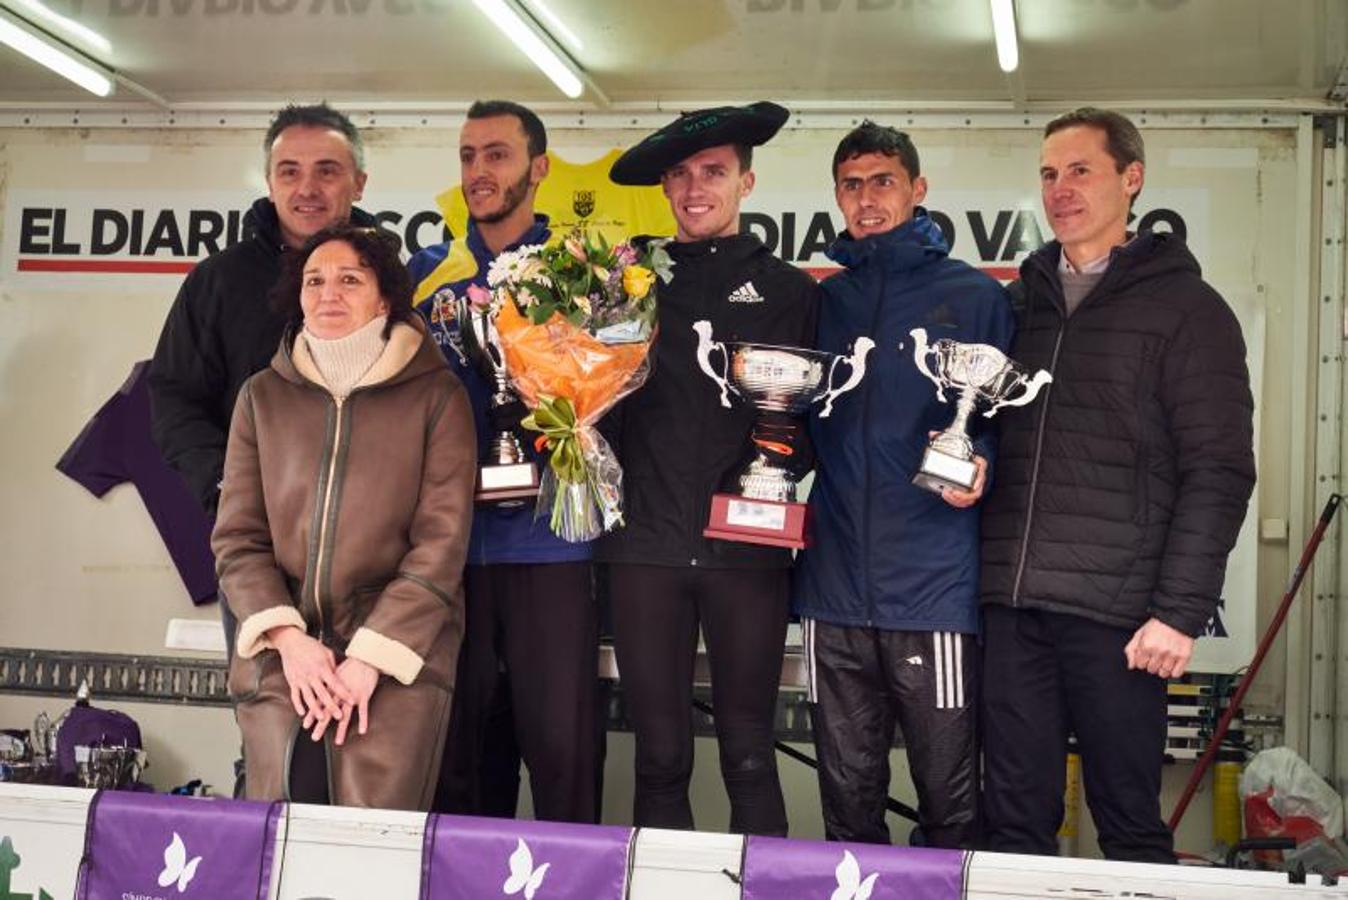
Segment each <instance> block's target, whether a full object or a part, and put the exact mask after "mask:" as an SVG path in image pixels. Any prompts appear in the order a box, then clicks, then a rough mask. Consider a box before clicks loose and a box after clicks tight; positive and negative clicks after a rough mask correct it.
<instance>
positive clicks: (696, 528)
mask: <svg viewBox="0 0 1348 900" xmlns="http://www.w3.org/2000/svg"><path fill="white" fill-rule="evenodd" d="M715 252H716V244H715V239H713V243H712V245H711V247H710V248H709V250H708V253H715ZM697 269H698V285H697V287H698V290H697V292H696V293H695V294H694V296H695V297H697V298H698V299H699V300H701V302H702V305H701V307H700V308H699V309H698V310H697V312H696V313H694V315H693V321H694V322H696V321H697V320H698V319H706V320H707V321H709V322H714V321H717V320H718V319H719V317H717V316H713V315H712V313H713V312H715V307H714V304H712V305H710V306H711V308H710V309H709V308H708V307H709V304H708V303H707V297H708V296H709V294H708V291H707V289H706V288H707V282H708V277H707V265H706V263H705V262H704V263H702V264H701V265H699V266H698V267H697ZM699 313H700V315H699ZM729 340H738V338H737V337H736V336H735V335H722V336H721V341H722V342H723V343H724V342H725V341H729ZM726 352H727V353H728V352H729V351H726ZM726 367H727V370H728V369H729V359H727V360H726ZM726 374H727V375H729V371H727V373H726ZM732 402H734V401H732ZM699 406H700V407H701V412H700V414H699V416H698V421H697V426H698V427H697V431H696V432H695V433H696V434H706V433H707V420H708V419H709V418H710V417H711V414H712V405H711V404H710V403H702V404H699ZM719 408H720V406H719V404H718V405H717V409H719ZM734 411H735V410H734V408H733V407H732V408H731V413H732V414H733V413H734ZM704 446H706V445H705V444H704ZM718 486H719V485H717V484H715V483H713V484H712V486H711V489H712V492H713V493H715V491H716V488H717V487H718ZM700 496H701V491H699V492H697V493H696V494H694V496H693V502H692V503H690V504H688V507H689V510H690V512H691V514H692V518H693V521H692V523H691V525H690V526H688V527H689V530H688V531H686V532H685V534H689V536H690V537H691V538H692V541H691V542H690V543H689V545H688V547H689V549H690V550H691V551H692V552H691V553H689V554H688V565H690V566H696V565H698V559H697V548H698V547H699V546H701V544H702V543H703V542H704V541H705V540H706V539H705V538H703V536H702V529H703V527H704V526H705V524H706V523H705V522H703V523H699V522H698V516H697V514H698V511H699V504H698V502H697V498H698V497H700ZM709 553H710V548H709Z"/></svg>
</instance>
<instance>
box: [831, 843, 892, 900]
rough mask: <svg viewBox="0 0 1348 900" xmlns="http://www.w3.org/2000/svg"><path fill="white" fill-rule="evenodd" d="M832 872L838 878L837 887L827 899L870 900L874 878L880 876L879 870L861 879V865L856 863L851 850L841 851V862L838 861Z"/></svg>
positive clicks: (873, 887)
mask: <svg viewBox="0 0 1348 900" xmlns="http://www.w3.org/2000/svg"><path fill="white" fill-rule="evenodd" d="M833 874H834V875H836V876H837V878H838V888H837V890H835V891H834V892H833V894H832V896H830V897H829V900H870V897H871V891H873V890H874V889H875V879H877V878H879V877H880V873H879V872H872V873H871V874H869V875H867V876H866V880H865V881H862V880H861V866H859V865H857V858H856V857H855V856H853V855H852V851H851V850H844V851H843V858H842V862H840V863H838V868H836V869H834V870H833Z"/></svg>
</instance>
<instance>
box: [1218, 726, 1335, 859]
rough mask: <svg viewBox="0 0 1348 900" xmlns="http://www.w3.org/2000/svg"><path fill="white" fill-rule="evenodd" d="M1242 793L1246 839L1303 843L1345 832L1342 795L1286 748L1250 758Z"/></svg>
mask: <svg viewBox="0 0 1348 900" xmlns="http://www.w3.org/2000/svg"><path fill="white" fill-rule="evenodd" d="M1240 796H1241V799H1242V800H1243V802H1244V807H1245V836H1246V837H1252V838H1253V837H1290V838H1294V839H1295V840H1296V842H1297V844H1298V845H1300V844H1304V843H1306V842H1307V841H1311V840H1314V839H1316V838H1331V839H1332V838H1337V837H1339V836H1341V835H1342V834H1343V798H1342V797H1340V796H1339V794H1338V792H1337V791H1335V790H1334V789H1333V788H1332V787H1330V786H1329V784H1328V783H1326V782H1325V780H1324V779H1323V778H1321V777H1320V776H1319V775H1318V774H1316V772H1315V770H1314V769H1312V768H1311V766H1310V764H1309V763H1307V762H1306V761H1305V760H1304V759H1302V758H1301V757H1300V756H1297V754H1296V753H1295V752H1293V751H1292V750H1291V749H1289V748H1287V747H1275V748H1274V749H1272V750H1265V751H1263V752H1261V753H1259V754H1257V755H1256V756H1255V757H1254V759H1252V760H1250V763H1249V765H1247V766H1246V767H1245V773H1244V774H1243V775H1242V776H1241V778H1240Z"/></svg>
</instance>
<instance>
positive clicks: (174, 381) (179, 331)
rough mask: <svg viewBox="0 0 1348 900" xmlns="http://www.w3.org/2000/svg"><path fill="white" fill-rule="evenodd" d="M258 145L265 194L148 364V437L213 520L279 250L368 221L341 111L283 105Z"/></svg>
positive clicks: (271, 343) (279, 323)
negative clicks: (358, 205) (338, 226)
mask: <svg viewBox="0 0 1348 900" xmlns="http://www.w3.org/2000/svg"><path fill="white" fill-rule="evenodd" d="M263 147H264V149H265V151H266V166H267V187H268V196H266V197H262V198H259V199H258V200H257V201H256V202H254V203H253V207H252V209H251V210H250V211H249V213H248V216H247V217H246V218H245V219H244V222H245V226H247V225H251V226H252V234H251V235H250V236H249V237H246V238H245V239H244V240H242V241H240V242H239V243H237V244H234V245H233V246H231V247H228V248H226V249H225V250H223V251H221V252H220V253H218V254H216V255H215V256H212V257H209V258H208V259H204V260H202V261H201V262H200V263H199V264H198V265H197V266H196V268H194V269H193V270H192V272H191V274H189V275H188V276H187V278H186V280H184V281H183V284H182V287H181V288H179V290H178V296H177V298H176V299H175V300H174V301H173V306H172V308H170V309H169V314H168V318H167V319H166V320H165V322H164V330H163V332H162V333H161V334H160V336H159V346H158V347H157V348H156V349H155V353H154V360H153V362H151V364H150V376H149V379H150V405H151V427H152V429H153V432H154V440H155V443H156V444H157V445H158V446H159V449H160V451H161V452H162V453H163V454H164V459H165V461H167V462H168V464H169V465H170V466H172V467H173V468H174V469H175V470H177V471H178V473H179V474H181V475H182V476H183V479H184V480H185V481H186V482H187V485H188V487H189V488H191V490H192V493H193V495H195V496H196V498H197V500H198V501H199V502H200V503H201V506H202V508H203V509H205V510H206V512H207V514H209V515H211V516H212V517H213V516H214V515H215V505H216V502H217V500H218V499H219V496H220V476H221V472H222V471H223V469H224V463H225V442H226V439H227V438H228V436H229V422H230V417H231V416H232V415H233V412H234V399H235V397H237V396H238V393H239V388H240V387H241V386H242V385H243V383H244V381H246V380H247V379H248V377H249V376H250V375H252V374H253V373H254V372H257V371H258V370H260V369H263V368H265V367H266V366H267V364H268V362H270V360H271V358H272V356H273V355H274V354H275V353H276V348H277V346H278V345H279V343H280V341H281V331H282V329H283V327H284V325H285V320H284V318H283V317H282V316H281V315H279V314H277V313H276V312H274V311H273V310H272V308H271V304H270V301H269V299H268V293H269V292H270V291H271V288H272V285H273V284H275V282H276V279H277V277H278V276H279V275H280V272H281V256H282V254H283V253H285V251H286V250H288V249H293V248H296V247H299V246H300V245H301V244H303V243H304V242H305V241H306V240H307V239H308V238H309V237H310V236H311V235H314V234H316V233H318V232H319V231H320V230H322V229H323V228H326V227H327V226H329V225H332V224H334V223H336V222H343V221H346V220H347V219H348V218H350V219H352V220H353V221H355V222H356V223H357V224H360V225H369V226H373V225H374V224H375V222H374V219H373V217H371V216H369V215H368V214H366V213H364V212H361V211H360V210H353V209H352V204H353V203H354V202H355V201H356V200H359V199H360V195H361V191H362V190H363V189H364V187H365V160H364V150H363V147H362V145H361V140H360V133H359V132H358V131H357V130H356V126H355V125H353V124H351V120H350V119H348V118H347V117H346V116H344V115H342V114H341V113H340V112H338V111H337V110H335V109H332V108H330V107H328V106H327V105H326V104H319V105H317V106H288V107H286V108H285V109H283V110H281V112H280V113H278V114H277V116H276V119H275V120H274V121H273V122H272V124H271V127H270V128H269V129H267V135H266V139H265V142H264V144H263ZM220 609H221V615H222V617H224V620H225V643H226V645H227V646H229V647H230V649H231V654H230V655H232V647H233V642H234V623H233V621H232V620H231V619H232V617H230V616H229V612H228V609H227V608H226V606H225V605H224V604H221V605H220Z"/></svg>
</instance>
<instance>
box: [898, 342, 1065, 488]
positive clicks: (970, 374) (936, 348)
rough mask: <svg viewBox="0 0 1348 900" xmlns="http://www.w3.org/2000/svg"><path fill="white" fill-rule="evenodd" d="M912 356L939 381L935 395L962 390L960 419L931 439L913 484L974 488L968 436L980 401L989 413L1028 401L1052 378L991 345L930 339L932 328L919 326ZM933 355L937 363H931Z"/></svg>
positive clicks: (924, 371)
mask: <svg viewBox="0 0 1348 900" xmlns="http://www.w3.org/2000/svg"><path fill="white" fill-rule="evenodd" d="M908 333H909V334H910V335H912V337H913V341H914V344H913V360H914V362H916V363H917V370H918V371H919V372H921V373H922V374H923V375H925V376H927V377H928V378H929V379H931V381H932V383H933V384H935V385H936V398H937V399H938V400H940V401H941V402H942V403H946V402H948V401H947V400H946V393H945V392H946V389H950V390H953V391H955V392H956V393H957V395H958V396H957V397H956V399H955V420H954V421H953V422H951V423H950V426H949V427H948V428H946V430H945V431H942V432H941V433H940V434H938V435H936V437H934V438H932V439H931V443H930V445H929V446H928V447H927V450H926V452H925V453H924V454H923V455H922V465H921V466H920V467H919V468H918V471H917V474H916V475H914V476H913V484H916V485H917V486H918V487H923V488H926V489H927V490H929V491H934V492H936V493H938V494H939V493H940V492H941V489H942V488H946V487H949V488H954V489H956V490H960V491H967V490H970V489H971V488H972V487H973V486H974V482H975V481H976V480H977V478H978V467H977V465H976V464H975V463H974V460H973V457H974V445H973V442H972V441H971V440H969V417H970V416H971V415H973V412H974V409H975V408H976V407H977V406H978V404H979V402H980V401H981V402H983V403H986V404H990V405H989V406H988V409H987V411H985V412H984V413H983V415H984V416H985V417H991V416H992V415H993V414H994V413H996V412H997V410H999V409H1001V408H1002V407H1003V406H1024V405H1025V404H1027V403H1029V402H1030V401H1032V400H1033V399H1034V398H1035V396H1036V395H1038V393H1039V389H1040V388H1042V387H1043V386H1044V385H1046V384H1048V383H1049V382H1050V381H1052V380H1053V376H1052V375H1050V374H1049V373H1048V372H1046V371H1044V370H1042V369H1041V370H1039V371H1038V372H1035V373H1034V374H1033V375H1031V374H1030V372H1029V370H1028V369H1026V368H1024V367H1023V366H1021V365H1019V364H1018V363H1016V362H1015V361H1014V360H1012V359H1010V358H1009V357H1008V356H1007V355H1006V354H1005V353H1003V352H1002V351H1000V350H998V349H997V348H996V347H993V346H991V345H990V344H965V343H961V342H959V341H954V340H951V339H950V338H941V339H940V340H938V341H937V342H936V343H934V344H928V343H927V330H926V329H925V328H914V329H913V330H912V331H910V332H908ZM928 360H932V361H933V364H932V365H929V364H928Z"/></svg>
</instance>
